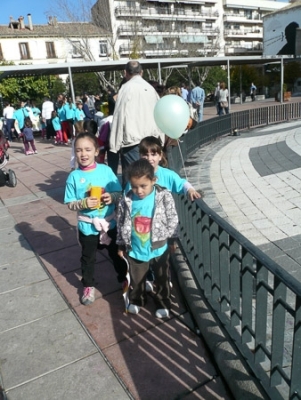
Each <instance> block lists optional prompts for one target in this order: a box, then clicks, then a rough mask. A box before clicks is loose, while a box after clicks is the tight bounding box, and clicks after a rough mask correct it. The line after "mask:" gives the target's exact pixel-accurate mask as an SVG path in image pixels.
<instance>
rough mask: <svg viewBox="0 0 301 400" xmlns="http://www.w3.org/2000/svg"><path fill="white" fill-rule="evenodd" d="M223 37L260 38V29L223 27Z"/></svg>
mask: <svg viewBox="0 0 301 400" xmlns="http://www.w3.org/2000/svg"><path fill="white" fill-rule="evenodd" d="M224 36H225V38H236V39H237V38H244V39H262V29H258V30H248V29H225V30H224Z"/></svg>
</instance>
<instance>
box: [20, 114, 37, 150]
mask: <svg viewBox="0 0 301 400" xmlns="http://www.w3.org/2000/svg"><path fill="white" fill-rule="evenodd" d="M21 135H22V137H23V143H24V151H25V154H26V155H27V156H28V155H30V154H38V152H37V148H36V146H35V142H34V136H33V130H32V122H31V120H30V118H26V119H25V126H24V128H23V130H22V134H21ZM30 147H31V150H30Z"/></svg>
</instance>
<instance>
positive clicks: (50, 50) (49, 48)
mask: <svg viewBox="0 0 301 400" xmlns="http://www.w3.org/2000/svg"><path fill="white" fill-rule="evenodd" d="M46 52H47V58H56V55H55V48H54V43H53V42H46Z"/></svg>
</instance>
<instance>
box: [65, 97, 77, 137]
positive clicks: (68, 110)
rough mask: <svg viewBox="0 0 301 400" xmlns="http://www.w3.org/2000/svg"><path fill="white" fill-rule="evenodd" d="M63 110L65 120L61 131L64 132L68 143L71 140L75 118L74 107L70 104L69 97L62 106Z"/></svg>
mask: <svg viewBox="0 0 301 400" xmlns="http://www.w3.org/2000/svg"><path fill="white" fill-rule="evenodd" d="M63 107H64V109H65V117H66V120H65V121H64V123H63V131H65V132H66V134H67V137H68V141H69V143H70V141H71V140H72V138H73V136H74V135H73V124H74V117H75V109H76V107H75V105H74V104H73V103H72V99H71V97H68V98H66V101H65V104H64V106H63Z"/></svg>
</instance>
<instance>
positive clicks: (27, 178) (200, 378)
mask: <svg viewBox="0 0 301 400" xmlns="http://www.w3.org/2000/svg"><path fill="white" fill-rule="evenodd" d="M36 142H37V149H38V152H39V154H37V155H32V156H27V157H26V156H25V155H24V154H23V151H22V145H21V143H13V145H12V148H11V150H10V156H11V158H10V162H9V165H8V166H9V167H10V168H11V169H13V170H14V171H15V172H16V175H17V178H18V185H17V186H16V187H15V188H9V187H1V188H0V198H1V202H0V212H1V213H0V221H1V225H0V242H1V260H0V273H1V281H0V282H1V283H0V301H1V308H0V349H1V350H0V385H1V387H2V389H4V393H2V391H1V390H0V399H1V397H7V398H8V399H9V400H25V399H31V400H48V399H49V400H50V399H51V400H54V399H59V400H71V399H72V400H74V399H75V400H76V399H82V398H88V399H91V400H92V399H95V400H96V399H97V400H99V399H105V400H107V399H108V400H111V399H112V400H115V399H118V400H122V399H127V398H132V399H136V400H138V399H142V400H153V399H160V400H164V399H166V400H170V399H189V400H192V399H206V400H208V399H209V400H210V399H231V398H232V396H231V395H230V394H229V392H228V391H227V388H226V386H225V384H224V382H223V380H222V378H221V375H220V373H219V371H218V370H217V369H216V367H215V365H214V363H213V361H212V359H211V356H210V354H209V353H208V351H207V348H206V346H205V344H204V342H203V341H202V339H201V338H200V337H199V336H198V335H197V334H196V333H195V326H194V323H193V321H192V320H191V317H190V314H189V312H188V311H187V307H186V305H185V302H184V301H183V299H182V297H181V294H180V290H179V288H178V285H177V282H176V279H174V280H173V283H174V288H173V291H172V300H173V306H172V316H171V318H170V319H168V320H167V321H161V320H159V319H156V318H155V316H154V311H155V307H154V304H153V302H152V300H151V298H150V301H149V302H148V304H147V307H146V308H145V309H143V310H142V311H141V313H140V314H139V315H137V316H132V315H128V314H125V313H124V308H123V299H122V292H121V288H120V285H119V284H118V282H117V280H116V277H115V272H114V269H113V267H112V265H111V263H110V262H109V260H108V259H107V258H106V256H100V255H98V259H97V272H96V281H97V284H96V301H95V303H94V304H92V305H90V306H86V307H85V306H83V305H81V304H80V302H79V297H80V294H81V283H80V270H79V258H80V247H79V245H78V243H77V237H76V230H75V225H76V216H75V213H72V212H71V211H69V210H68V209H67V207H66V206H65V205H63V192H64V184H65V180H66V177H67V175H68V172H69V157H70V149H69V148H66V147H55V146H53V145H52V144H51V143H49V142H43V141H42V140H41V139H39V138H38V139H37V140H36Z"/></svg>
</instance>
